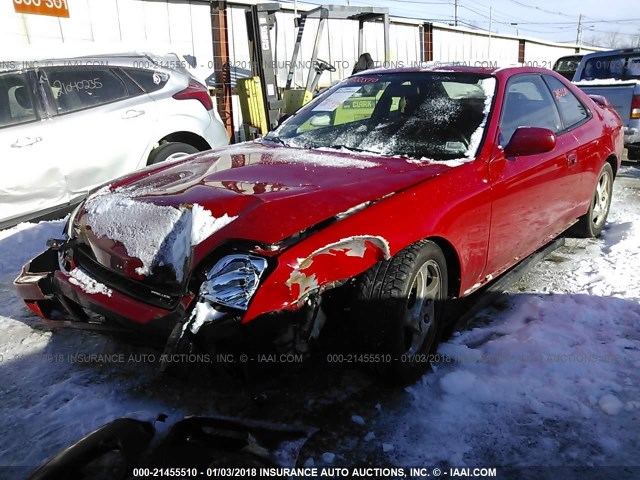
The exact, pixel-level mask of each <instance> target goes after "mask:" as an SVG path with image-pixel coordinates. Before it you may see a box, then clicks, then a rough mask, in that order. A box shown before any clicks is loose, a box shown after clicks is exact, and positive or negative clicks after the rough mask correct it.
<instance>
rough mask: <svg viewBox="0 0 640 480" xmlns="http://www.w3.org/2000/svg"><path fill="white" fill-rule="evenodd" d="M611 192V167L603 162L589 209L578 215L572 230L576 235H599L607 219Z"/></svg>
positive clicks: (589, 236)
mask: <svg viewBox="0 0 640 480" xmlns="http://www.w3.org/2000/svg"><path fill="white" fill-rule="evenodd" d="M612 194H613V169H612V168H611V165H609V164H608V163H605V164H604V166H603V167H602V170H601V171H600V175H599V176H598V182H597V183H596V188H595V190H594V192H593V197H592V198H591V205H590V207H589V211H588V212H587V213H586V214H584V215H583V216H582V217H580V218H579V219H578V223H576V225H575V228H574V231H573V232H574V233H575V235H576V236H578V237H581V238H592V237H597V236H599V235H600V233H601V232H602V229H603V228H604V225H605V223H606V221H607V215H608V214H609V208H610V207H611V197H612Z"/></svg>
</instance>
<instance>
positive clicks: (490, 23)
mask: <svg viewBox="0 0 640 480" xmlns="http://www.w3.org/2000/svg"><path fill="white" fill-rule="evenodd" d="M492 10H493V8H492V7H489V47H488V48H487V56H488V57H489V58H488V59H487V60H489V61H491V25H492V23H493V15H492Z"/></svg>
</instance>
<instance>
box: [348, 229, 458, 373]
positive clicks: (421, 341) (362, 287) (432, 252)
mask: <svg viewBox="0 0 640 480" xmlns="http://www.w3.org/2000/svg"><path fill="white" fill-rule="evenodd" d="M434 282H435V283H434ZM447 282H448V277H447V264H446V260H445V257H444V254H443V253H442V250H441V249H440V247H438V246H437V245H436V244H435V243H433V242H431V241H428V240H422V241H420V242H418V243H415V244H413V245H410V246H409V247H407V248H405V249H404V250H402V251H400V252H398V254H396V255H395V256H394V257H393V258H391V259H390V260H386V261H384V262H379V263H377V264H376V265H374V266H373V267H372V268H371V269H369V270H367V271H366V272H365V273H363V274H362V275H361V276H360V277H359V278H358V280H357V289H356V299H355V303H354V308H353V310H352V311H353V315H354V323H355V327H356V335H357V338H358V339H361V341H362V344H363V345H362V346H363V354H364V355H365V356H363V359H367V362H368V363H369V362H370V360H371V359H373V361H371V362H370V363H372V364H373V365H374V366H375V367H376V370H377V371H378V372H379V373H380V374H381V376H382V377H383V378H384V379H385V380H388V381H391V382H393V383H408V382H412V381H414V380H416V379H417V378H419V377H420V376H421V375H423V374H424V373H425V372H426V371H427V370H428V369H429V368H430V354H432V353H433V352H435V350H436V347H437V345H438V342H439V340H440V335H441V332H442V326H443V322H444V319H445V314H444V308H445V301H446V299H447V294H448V283H447ZM418 290H422V292H423V296H422V299H423V300H422V302H421V301H420V298H419V297H418V295H417V293H418ZM427 320H428V323H427V322H426V321H427ZM419 327H423V329H422V330H420V328H419ZM367 354H373V355H367Z"/></svg>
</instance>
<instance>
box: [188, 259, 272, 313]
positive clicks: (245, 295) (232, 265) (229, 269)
mask: <svg viewBox="0 0 640 480" xmlns="http://www.w3.org/2000/svg"><path fill="white" fill-rule="evenodd" d="M266 268H267V260H266V259H264V258H261V257H256V256H253V255H227V256H225V257H222V258H221V259H220V260H219V261H218V262H217V263H216V264H215V265H214V266H213V268H212V269H211V270H209V271H208V272H207V279H206V280H205V281H204V282H203V283H202V286H201V287H200V298H201V299H204V300H206V301H208V302H211V303H213V304H217V305H222V306H225V307H230V308H237V309H238V310H247V308H248V306H249V302H250V301H251V298H252V297H253V295H254V294H255V293H256V290H257V289H258V285H259V284H260V277H262V274H263V273H264V271H265V270H266Z"/></svg>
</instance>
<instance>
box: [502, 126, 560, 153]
mask: <svg viewBox="0 0 640 480" xmlns="http://www.w3.org/2000/svg"><path fill="white" fill-rule="evenodd" d="M555 147H556V134H555V133H553V132H552V131H551V130H549V129H548V128H538V127H519V128H518V129H517V130H516V131H515V132H514V133H513V136H512V137H511V140H510V141H509V144H508V145H507V146H506V147H504V156H505V157H507V158H509V157H522V156H526V155H537V154H540V153H546V152H550V151H551V150H553V149H554V148H555Z"/></svg>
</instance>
